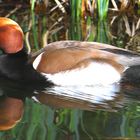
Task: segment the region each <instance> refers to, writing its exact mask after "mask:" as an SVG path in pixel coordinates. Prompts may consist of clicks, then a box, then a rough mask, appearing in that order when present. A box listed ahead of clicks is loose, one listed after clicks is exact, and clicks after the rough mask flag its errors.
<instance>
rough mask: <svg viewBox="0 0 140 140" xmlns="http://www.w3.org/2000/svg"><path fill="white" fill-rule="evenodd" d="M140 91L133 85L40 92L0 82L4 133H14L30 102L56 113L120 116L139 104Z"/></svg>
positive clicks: (4, 81) (29, 87) (1, 80)
mask: <svg viewBox="0 0 140 140" xmlns="http://www.w3.org/2000/svg"><path fill="white" fill-rule="evenodd" d="M139 91H140V87H138V86H137V87H136V86H134V85H133V84H130V83H122V84H118V83H116V84H114V85H110V86H94V87H80V88H78V87H69V88H68V87H62V86H61V87H59V86H54V87H51V88H46V87H43V88H40V87H33V86H31V85H25V84H24V85H22V84H19V83H16V82H13V81H9V80H7V79H1V78H0V130H8V129H11V128H13V127H14V126H15V125H16V124H17V123H18V122H19V121H20V120H21V118H22V116H23V114H24V102H25V99H26V98H31V99H33V100H34V101H36V102H39V103H41V104H45V105H47V106H51V107H55V109H58V108H71V109H75V108H77V109H80V110H89V111H94V110H104V111H109V112H116V111H118V110H119V109H121V108H123V107H124V106H125V105H128V104H129V103H130V102H131V101H132V100H137V99H138V97H139ZM135 97H136V98H135Z"/></svg>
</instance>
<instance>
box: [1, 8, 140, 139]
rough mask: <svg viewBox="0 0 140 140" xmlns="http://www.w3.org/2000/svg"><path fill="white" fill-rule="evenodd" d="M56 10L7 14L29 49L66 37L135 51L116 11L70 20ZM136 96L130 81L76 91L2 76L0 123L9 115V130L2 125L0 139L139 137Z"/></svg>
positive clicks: (137, 92)
mask: <svg viewBox="0 0 140 140" xmlns="http://www.w3.org/2000/svg"><path fill="white" fill-rule="evenodd" d="M60 13H61V12H60ZM60 13H59V14H58V13H57V12H54V13H51V14H50V16H49V17H47V16H48V15H47V16H46V15H43V14H35V13H33V12H30V11H29V10H28V8H27V11H25V10H23V9H19V11H18V10H17V12H16V13H14V14H11V15H10V17H11V18H13V19H15V20H16V21H17V22H18V23H19V24H20V25H21V27H22V28H23V31H24V33H25V44H26V46H27V49H28V52H29V53H33V52H36V51H37V50H39V49H40V48H42V47H43V46H45V45H46V44H47V43H49V42H53V41H57V40H68V39H69V40H81V41H97V42H104V43H107V44H113V45H116V46H118V47H123V48H129V49H132V50H134V51H139V50H138V49H139V47H138V45H139V44H137V43H136V42H133V43H134V44H133V45H129V46H128V45H127V44H128V42H129V41H130V43H129V44H131V43H132V41H131V40H130V37H129V35H128V34H127V33H126V32H125V30H126V29H125V28H122V27H124V26H125V22H124V21H123V19H124V18H121V17H118V18H117V21H116V22H114V24H110V21H111V19H109V20H108V22H107V21H104V22H93V21H91V19H87V20H86V21H74V20H72V19H71V18H68V17H69V16H67V15H62V14H60ZM4 15H6V14H4V13H2V14H1V16H4ZM58 15H59V16H58ZM65 16H66V17H65ZM128 21H129V19H128ZM118 23H119V24H118ZM137 39H138V37H137ZM136 41H138V40H136ZM132 46H133V47H132ZM81 91H82V92H81ZM139 99H140V87H139V86H136V85H133V84H132V85H131V84H130V85H128V84H125V83H123V84H119V83H117V84H114V85H109V86H93V87H81V90H80V91H78V90H77V89H76V87H71V88H67V87H61V88H60V87H54V89H53V90H52V89H51V90H50V89H49V88H45V89H38V88H37V87H36V88H35V87H32V86H30V85H28V86H27V85H21V84H19V83H17V82H15V81H14V82H13V81H10V80H8V79H4V78H0V129H4V127H3V123H4V122H6V121H7V120H10V121H9V122H8V123H7V127H9V130H3V131H0V140H62V139H64V140H126V139H127V140H139V139H140V101H139Z"/></svg>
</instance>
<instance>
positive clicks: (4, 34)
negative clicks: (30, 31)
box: [0, 17, 24, 54]
mask: <svg viewBox="0 0 140 140" xmlns="http://www.w3.org/2000/svg"><path fill="white" fill-rule="evenodd" d="M23 36H24V35H23V31H22V29H21V28H20V26H19V25H18V24H17V23H16V22H15V21H13V20H11V19H9V18H5V17H0V49H2V50H3V51H4V52H5V53H8V54H11V53H17V52H19V51H20V50H22V48H23Z"/></svg>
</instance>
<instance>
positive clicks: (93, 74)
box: [34, 62, 121, 86]
mask: <svg viewBox="0 0 140 140" xmlns="http://www.w3.org/2000/svg"><path fill="white" fill-rule="evenodd" d="M34 65H36V63H35V64H34ZM34 67H35V66H34ZM42 74H43V75H45V76H46V77H47V78H48V80H50V81H52V82H53V83H55V84H56V85H60V86H61V85H63V86H91V85H108V84H113V83H115V82H118V81H119V80H120V79H121V75H120V73H119V72H118V71H117V70H116V69H115V68H114V67H112V66H111V65H109V64H107V63H96V62H92V63H91V64H90V65H89V66H88V67H86V68H80V69H74V70H70V71H65V72H59V73H56V74H45V73H42Z"/></svg>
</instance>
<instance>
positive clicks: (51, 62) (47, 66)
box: [0, 17, 140, 86]
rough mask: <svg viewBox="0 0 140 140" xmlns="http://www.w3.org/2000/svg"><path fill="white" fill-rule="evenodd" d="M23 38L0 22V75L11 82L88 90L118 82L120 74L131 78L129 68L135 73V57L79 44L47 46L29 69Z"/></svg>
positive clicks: (138, 60)
mask: <svg viewBox="0 0 140 140" xmlns="http://www.w3.org/2000/svg"><path fill="white" fill-rule="evenodd" d="M23 38H24V35H23V32H22V29H21V28H20V26H19V25H18V24H17V23H16V22H14V21H13V20H11V19H9V18H4V17H1V18H0V48H1V49H2V50H3V52H4V53H3V54H1V55H0V74H1V75H4V76H5V77H8V78H10V79H13V80H17V81H23V82H28V83H30V82H32V83H34V82H35V83H38V82H39V83H45V84H46V85H47V84H48V86H50V85H63V86H69V85H70V86H76V85H79V86H84V85H86V86H92V85H96V84H99V85H106V84H113V83H116V82H119V81H120V80H121V77H122V75H123V74H124V72H127V71H128V73H130V74H131V69H130V67H133V68H135V67H136V71H139V64H140V56H139V55H138V54H136V53H133V52H131V51H127V50H124V49H120V48H117V47H114V46H111V45H107V44H103V43H96V42H80V41H58V42H54V43H50V44H48V45H47V46H46V48H44V49H43V51H42V53H40V54H39V55H38V56H37V57H36V59H35V60H34V62H33V65H32V64H31V63H29V62H30V61H28V59H29V57H28V55H27V53H26V51H25V48H24V47H23ZM129 69H130V71H129ZM126 75H127V74H126ZM44 81H45V82H44Z"/></svg>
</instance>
